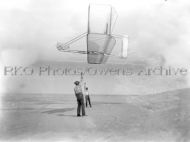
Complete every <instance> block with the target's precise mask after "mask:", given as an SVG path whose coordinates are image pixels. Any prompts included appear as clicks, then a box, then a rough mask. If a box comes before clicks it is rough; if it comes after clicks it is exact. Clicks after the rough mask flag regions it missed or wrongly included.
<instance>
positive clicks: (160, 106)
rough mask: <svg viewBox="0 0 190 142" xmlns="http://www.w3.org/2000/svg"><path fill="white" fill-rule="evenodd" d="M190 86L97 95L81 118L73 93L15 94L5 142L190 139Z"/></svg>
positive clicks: (8, 104)
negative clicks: (152, 91)
mask: <svg viewBox="0 0 190 142" xmlns="http://www.w3.org/2000/svg"><path fill="white" fill-rule="evenodd" d="M189 93H190V89H183V90H176V91H171V92H165V93H160V94H150V95H144V96H140V95H128V96H120V95H114V96H110V95H102V96H91V100H92V108H86V112H87V116H85V117H76V102H75V101H76V100H75V98H74V96H72V95H65V96H61V95H55V94H54V95H52V94H51V95H50V94H31V95H28V94H27V95H26V94H22V95H21V94H17V95H15V94H14V95H13V94H11V95H10V94H9V95H6V96H5V97H4V99H3V108H2V113H3V118H2V120H1V121H0V126H1V127H0V140H1V141H19V142H20V141H51V142H52V141H56V142H57V141H69V142H70V141H74V142H75V141H77V142H80V141H81V142H89V141H90V142H117V141H118V142H120V141H121V142H123V141H125V142H126V141H127V142H190V94H189Z"/></svg>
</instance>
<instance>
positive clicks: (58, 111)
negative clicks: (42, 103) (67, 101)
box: [42, 108, 75, 117]
mask: <svg viewBox="0 0 190 142" xmlns="http://www.w3.org/2000/svg"><path fill="white" fill-rule="evenodd" d="M74 109H75V108H61V109H52V110H48V111H43V112H42V113H46V114H55V115H57V116H71V117H74V116H75V115H65V114H64V113H65V112H67V111H72V110H74Z"/></svg>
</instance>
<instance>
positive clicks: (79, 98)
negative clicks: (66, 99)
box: [76, 93, 86, 116]
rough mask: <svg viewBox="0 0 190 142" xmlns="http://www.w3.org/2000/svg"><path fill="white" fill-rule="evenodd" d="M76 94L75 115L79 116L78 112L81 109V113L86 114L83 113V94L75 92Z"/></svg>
mask: <svg viewBox="0 0 190 142" xmlns="http://www.w3.org/2000/svg"><path fill="white" fill-rule="evenodd" d="M76 96H77V103H78V106H77V116H80V112H81V110H82V115H83V116H84V115H86V114H85V106H84V97H83V94H82V93H80V94H76Z"/></svg>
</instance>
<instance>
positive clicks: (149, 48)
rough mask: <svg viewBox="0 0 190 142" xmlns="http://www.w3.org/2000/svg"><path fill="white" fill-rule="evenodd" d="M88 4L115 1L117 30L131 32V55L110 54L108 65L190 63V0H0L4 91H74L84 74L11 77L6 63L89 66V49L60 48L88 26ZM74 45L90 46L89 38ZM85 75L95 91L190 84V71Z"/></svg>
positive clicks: (158, 89)
mask: <svg viewBox="0 0 190 142" xmlns="http://www.w3.org/2000/svg"><path fill="white" fill-rule="evenodd" d="M89 4H110V5H112V6H113V7H114V8H115V9H116V11H117V14H118V19H117V23H116V25H115V29H114V31H113V33H114V34H124V35H128V37H129V55H128V58H127V59H125V60H122V59H112V58H110V59H109V61H108V63H107V64H106V65H103V66H104V67H105V68H108V67H113V66H112V65H110V64H121V65H120V66H119V67H121V68H122V67H126V66H128V65H130V67H131V68H133V69H134V70H138V69H139V68H140V69H144V68H146V67H152V66H172V67H175V68H178V67H184V68H187V69H190V67H189V61H190V56H189V55H190V48H189V44H190V42H189V40H188V38H189V37H190V26H189V24H190V19H189V17H190V10H189V9H190V2H188V0H167V1H164V0H154V1H153V0H133V1H130V0H80V1H77V0H56V1H55V0H54V1H53V0H6V1H3V0H0V70H1V86H0V88H1V89H0V92H18V93H19V92H20V93H73V87H74V86H73V81H75V80H78V79H79V76H64V77H52V76H51V77H50V76H45V77H39V76H30V77H21V76H17V77H10V76H8V77H7V76H4V74H3V71H4V67H5V66H24V67H25V66H31V65H32V68H34V69H39V67H40V66H43V65H44V64H50V65H51V66H52V67H53V68H56V67H58V66H59V67H60V66H61V67H63V68H64V67H66V66H67V64H68V63H70V62H72V67H73V68H75V67H76V66H79V67H83V68H87V67H88V66H89V65H88V64H87V63H86V56H85V55H80V54H70V53H61V52H59V51H57V50H56V43H57V42H58V41H60V42H66V41H68V40H70V39H72V37H75V36H77V35H80V34H81V33H84V32H86V30H87V21H88V19H87V17H88V15H87V14H88V13H87V12H88V5H89ZM97 25H98V21H97ZM73 48H75V49H78V50H85V49H86V42H85V39H83V40H81V41H79V42H78V43H76V44H74V45H73ZM115 48H118V46H116V47H115ZM73 64H74V65H73ZM95 68H97V69H100V68H102V66H96V67H95ZM136 72H137V71H136ZM85 79H86V82H87V83H88V85H89V90H91V92H92V93H94V94H146V93H154V92H161V91H166V90H170V89H176V88H182V87H188V86H189V84H190V77H189V75H187V76H185V77H184V76H177V77H176V76H175V77H170V78H167V77H157V76H156V77H152V76H151V77H139V76H135V77H123V76H89V75H87V76H86V78H85ZM96 84H99V86H97V85H96ZM150 86H151V87H150Z"/></svg>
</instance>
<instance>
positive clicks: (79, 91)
mask: <svg viewBox="0 0 190 142" xmlns="http://www.w3.org/2000/svg"><path fill="white" fill-rule="evenodd" d="M74 84H75V87H74V92H75V96H76V98H77V103H78V106H77V116H78V117H79V116H81V115H80V110H81V109H82V116H85V106H84V96H83V90H82V88H83V73H81V80H80V82H79V81H75V82H74Z"/></svg>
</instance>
